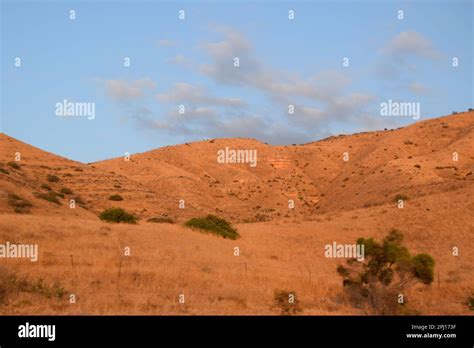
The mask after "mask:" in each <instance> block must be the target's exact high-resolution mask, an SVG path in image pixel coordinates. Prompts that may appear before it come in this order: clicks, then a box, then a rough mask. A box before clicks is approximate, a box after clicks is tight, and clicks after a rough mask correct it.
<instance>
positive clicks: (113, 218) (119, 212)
mask: <svg viewBox="0 0 474 348" xmlns="http://www.w3.org/2000/svg"><path fill="white" fill-rule="evenodd" d="M99 218H100V219H101V220H104V221H107V222H117V223H118V222H124V223H128V224H135V223H137V218H136V216H134V215H133V214H130V213H128V212H126V211H125V210H123V209H122V208H109V209H106V210H104V211H103V212H102V213H101V214H100V215H99Z"/></svg>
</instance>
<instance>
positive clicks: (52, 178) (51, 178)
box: [47, 174, 59, 182]
mask: <svg viewBox="0 0 474 348" xmlns="http://www.w3.org/2000/svg"><path fill="white" fill-rule="evenodd" d="M47 179H48V181H49V182H59V177H57V176H56V175H51V174H49V175H48V176H47Z"/></svg>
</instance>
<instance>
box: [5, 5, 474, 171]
mask: <svg viewBox="0 0 474 348" xmlns="http://www.w3.org/2000/svg"><path fill="white" fill-rule="evenodd" d="M1 6H2V7H1V30H2V32H1V45H2V46H1V52H2V53H1V59H2V61H1V74H2V76H1V92H2V93H1V97H2V105H1V116H2V119H1V121H2V122H1V126H2V129H1V130H2V132H4V133H6V134H8V135H10V136H13V137H15V138H18V139H20V140H22V141H24V142H27V143H29V144H32V145H34V146H37V147H40V148H42V149H45V150H47V151H51V152H54V153H56V154H59V155H62V156H66V157H68V158H71V159H75V160H78V161H81V162H92V161H97V160H100V159H106V158H111V157H116V156H121V155H123V153H124V152H130V153H135V152H143V151H147V150H150V149H153V148H157V147H160V146H165V145H171V144H178V143H183V142H188V141H195V140H200V139H206V138H215V137H253V138H257V139H259V140H261V141H266V142H269V143H272V144H291V143H304V142H309V141H314V140H318V139H321V138H324V137H327V136H329V135H332V134H340V133H353V132H360V131H366V130H374V129H383V128H393V127H399V126H402V125H405V124H409V123H412V122H414V121H413V119H412V118H410V117H386V116H385V117H384V116H381V114H380V104H381V103H382V102H386V101H388V100H389V99H391V100H393V101H400V102H416V103H419V104H420V108H421V118H420V119H427V118H431V117H438V116H442V115H446V114H450V113H451V112H452V111H454V110H457V111H461V110H466V109H468V108H470V107H473V104H474V103H473V100H474V93H473V78H474V76H473V51H472V46H473V13H474V11H473V1H467V0H466V1H462V0H449V1H448V0H446V1H435V0H434V1H416V0H413V1H405V2H404V1H375V0H371V1H306V2H303V1H298V2H289V1H222V2H221V1H219V2H218V1H181V2H180V1H177V2H171V1H160V2H158V1H155V2H154V1H133V2H132V1H98V2H94V3H93V2H90V1H21V0H20V1H18V0H15V1H12V0H3V1H1ZM181 9H183V10H184V11H185V19H184V20H180V19H179V18H178V11H179V10H181ZM70 10H74V11H75V15H76V18H75V19H74V20H71V19H70V18H69V15H70ZM289 10H294V11H295V12H294V13H295V18H294V19H293V20H289V19H288V11H289ZM399 10H403V17H404V18H403V19H398V15H399V13H398V11H399ZM16 57H20V58H21V67H16V66H15V58H16ZM125 57H130V62H131V66H130V67H124V64H123V63H124V58H125ZM235 57H238V58H239V59H240V66H239V67H235V66H234V65H233V64H234V60H233V59H234V58H235ZM344 57H347V58H349V66H347V67H344V66H343V64H342V63H343V58H344ZM453 57H457V58H458V61H459V65H458V66H457V67H453V66H452V59H453ZM64 99H66V100H68V101H71V102H88V103H95V118H94V119H88V118H87V117H59V116H57V115H56V114H55V105H56V103H58V102H62V101H63V100H64ZM290 104H291V105H294V107H295V113H294V114H289V113H288V105H290ZM179 105H184V106H185V113H184V114H179V113H178V107H179Z"/></svg>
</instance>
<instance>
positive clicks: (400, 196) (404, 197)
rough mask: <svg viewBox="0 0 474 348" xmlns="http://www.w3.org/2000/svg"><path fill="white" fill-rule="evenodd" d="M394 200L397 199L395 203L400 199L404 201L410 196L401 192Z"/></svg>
mask: <svg viewBox="0 0 474 348" xmlns="http://www.w3.org/2000/svg"><path fill="white" fill-rule="evenodd" d="M394 200H395V203H398V201H399V200H402V201H406V200H408V197H407V196H405V195H402V194H400V193H399V194H397V195H396V196H395V199H394Z"/></svg>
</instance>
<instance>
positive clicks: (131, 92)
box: [104, 77, 156, 102]
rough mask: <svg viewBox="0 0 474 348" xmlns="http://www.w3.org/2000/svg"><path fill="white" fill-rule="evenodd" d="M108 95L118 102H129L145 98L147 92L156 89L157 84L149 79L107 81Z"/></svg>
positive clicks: (105, 82)
mask: <svg viewBox="0 0 474 348" xmlns="http://www.w3.org/2000/svg"><path fill="white" fill-rule="evenodd" d="M104 84H105V91H106V93H107V95H108V96H109V97H111V98H113V99H114V100H116V101H120V102H123V101H129V100H134V99H138V98H141V97H143V96H144V94H145V90H147V89H154V88H155V87H156V84H155V83H154V82H153V80H152V79H150V78H149V77H145V78H143V79H139V80H134V81H129V82H127V81H124V80H105V81H104Z"/></svg>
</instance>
